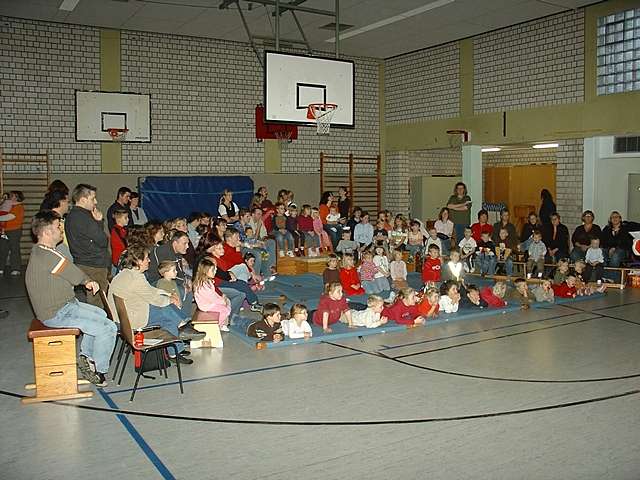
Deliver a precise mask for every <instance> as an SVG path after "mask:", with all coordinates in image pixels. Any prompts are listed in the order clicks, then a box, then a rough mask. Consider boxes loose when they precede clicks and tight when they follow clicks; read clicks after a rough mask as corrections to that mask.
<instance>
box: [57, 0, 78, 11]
mask: <svg viewBox="0 0 640 480" xmlns="http://www.w3.org/2000/svg"><path fill="white" fill-rule="evenodd" d="M78 3H80V0H63V1H62V3H61V4H60V6H59V7H58V8H59V9H60V10H66V11H67V12H72V11H73V9H74V8H76V6H77V5H78Z"/></svg>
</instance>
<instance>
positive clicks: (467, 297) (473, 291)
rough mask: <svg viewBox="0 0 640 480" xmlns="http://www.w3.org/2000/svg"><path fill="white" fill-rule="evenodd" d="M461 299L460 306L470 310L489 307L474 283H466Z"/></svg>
mask: <svg viewBox="0 0 640 480" xmlns="http://www.w3.org/2000/svg"><path fill="white" fill-rule="evenodd" d="M462 297H463V298H462V300H461V301H460V308H466V309H470V310H476V309H480V310H482V309H484V308H487V307H489V304H488V303H487V302H485V301H484V300H483V299H482V297H481V296H480V289H479V288H478V287H476V286H475V285H473V284H471V285H467V286H466V287H465V289H464V293H463V294H462Z"/></svg>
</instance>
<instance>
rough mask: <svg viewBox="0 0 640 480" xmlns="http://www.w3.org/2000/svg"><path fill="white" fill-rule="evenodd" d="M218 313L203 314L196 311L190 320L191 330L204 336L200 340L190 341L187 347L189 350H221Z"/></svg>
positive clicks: (222, 345)
mask: <svg viewBox="0 0 640 480" xmlns="http://www.w3.org/2000/svg"><path fill="white" fill-rule="evenodd" d="M219 317H220V315H219V314H218V312H203V311H201V310H196V312H195V313H194V314H193V318H192V319H191V325H192V326H193V329H194V330H196V331H198V332H202V333H204V334H205V337H204V338H203V339H202V340H192V341H191V342H190V343H189V345H190V346H191V348H222V347H224V344H223V342H222V334H221V333H220V326H219V324H218V319H219Z"/></svg>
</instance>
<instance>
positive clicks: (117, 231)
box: [111, 224, 127, 267]
mask: <svg viewBox="0 0 640 480" xmlns="http://www.w3.org/2000/svg"><path fill="white" fill-rule="evenodd" d="M126 238H127V230H126V228H124V227H122V226H120V225H118V224H116V225H114V226H113V228H112V229H111V263H112V264H113V265H115V266H116V267H117V266H118V260H120V255H122V252H124V251H125V249H126V248H127V242H126V240H125V239H126Z"/></svg>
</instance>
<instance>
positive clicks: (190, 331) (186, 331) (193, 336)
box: [179, 327, 206, 340]
mask: <svg viewBox="0 0 640 480" xmlns="http://www.w3.org/2000/svg"><path fill="white" fill-rule="evenodd" d="M205 336H206V334H205V333H203V332H198V331H197V330H195V329H194V328H193V327H186V328H183V329H182V330H180V335H179V338H180V340H202V339H203V338H204V337H205Z"/></svg>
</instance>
